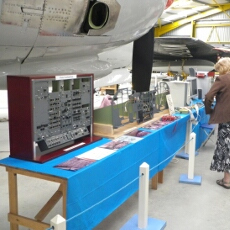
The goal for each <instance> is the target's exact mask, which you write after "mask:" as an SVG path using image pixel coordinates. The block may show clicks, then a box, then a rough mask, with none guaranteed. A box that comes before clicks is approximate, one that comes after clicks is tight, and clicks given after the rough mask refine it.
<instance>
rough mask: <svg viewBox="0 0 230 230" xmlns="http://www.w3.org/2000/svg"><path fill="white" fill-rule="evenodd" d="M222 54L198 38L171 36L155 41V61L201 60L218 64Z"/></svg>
mask: <svg viewBox="0 0 230 230" xmlns="http://www.w3.org/2000/svg"><path fill="white" fill-rule="evenodd" d="M222 54H223V52H222V51H220V50H216V49H214V47H213V46H212V45H210V44H207V43H205V42H204V41H202V40H199V39H196V38H191V37H181V36H170V37H157V38H155V39H154V61H157V60H161V61H163V60H165V61H177V60H181V59H200V60H207V61H211V62H213V63H216V61H217V57H218V56H219V55H220V56H222Z"/></svg>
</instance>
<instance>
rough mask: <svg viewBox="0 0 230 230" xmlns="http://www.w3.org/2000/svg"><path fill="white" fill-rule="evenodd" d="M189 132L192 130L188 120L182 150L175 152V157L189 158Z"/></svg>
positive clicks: (196, 153)
mask: <svg viewBox="0 0 230 230" xmlns="http://www.w3.org/2000/svg"><path fill="white" fill-rule="evenodd" d="M191 132H192V122H191V121H190V120H188V122H187V126H186V138H185V147H184V152H181V153H178V154H176V157H178V158H183V159H186V160H188V159H189V140H190V134H191ZM197 155H198V152H196V151H195V156H197Z"/></svg>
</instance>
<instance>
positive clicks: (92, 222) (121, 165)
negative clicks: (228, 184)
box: [0, 108, 208, 230]
mask: <svg viewBox="0 0 230 230" xmlns="http://www.w3.org/2000/svg"><path fill="white" fill-rule="evenodd" d="M199 114H200V115H199V116H200V117H199V119H198V120H199V122H198V125H197V126H195V127H194V132H195V133H196V134H197V143H196V148H199V147H200V146H201V144H202V143H203V142H204V140H205V139H206V138H207V136H205V133H204V132H203V131H202V130H200V128H199V124H200V123H202V122H203V123H207V121H208V117H207V116H206V114H205V112H204V108H201V109H200V112H199ZM178 115H179V116H181V118H180V119H178V120H176V121H174V122H172V123H170V124H169V125H166V126H164V127H163V128H161V129H160V130H148V131H150V132H151V133H150V134H149V135H147V136H144V137H143V139H142V140H141V141H139V142H136V143H134V144H129V145H127V146H125V147H123V148H122V149H119V150H117V151H116V152H114V153H113V154H111V155H109V156H107V157H105V158H103V159H101V160H98V161H96V162H94V163H92V164H91V165H88V166H86V167H84V168H82V169H80V170H78V171H68V170H63V169H59V168H55V167H54V166H56V165H58V164H60V163H63V162H65V161H67V160H69V159H71V158H73V157H75V156H77V155H80V154H82V153H84V152H86V151H88V150H91V149H93V148H95V147H98V146H101V145H103V144H105V143H108V142H109V141H110V140H109V139H107V138H103V139H101V140H100V141H97V142H95V143H93V144H90V145H88V146H85V147H83V148H81V149H78V150H76V151H73V152H70V153H68V154H66V155H63V156H61V157H58V158H56V159H53V160H51V161H48V162H46V163H43V164H40V163H34V162H29V161H24V160H19V159H14V158H10V157H9V158H5V159H2V160H1V161H0V164H1V165H3V166H10V167H14V168H19V169H24V170H29V171H33V172H38V173H42V174H48V175H54V176H57V177H61V178H65V179H67V180H68V183H67V204H66V205H67V206H66V210H67V230H73V229H78V230H86V229H87V230H88V229H92V228H94V227H95V226H96V225H98V224H99V223H100V222H101V221H102V220H103V219H104V218H106V217H107V216H108V215H109V214H111V213H112V212H113V211H114V210H115V209H116V208H117V207H119V206H120V205H121V204H122V203H123V202H125V201H126V200H127V199H128V198H129V197H130V196H132V195H133V194H134V193H135V192H136V191H137V190H138V186H139V181H138V180H139V178H140V175H139V167H140V165H141V164H142V163H143V162H146V163H147V164H149V168H150V178H152V177H153V176H154V175H155V174H156V173H157V172H159V171H161V170H163V169H164V168H165V167H166V166H167V165H168V164H169V162H170V161H171V160H172V158H173V157H174V155H175V153H176V152H177V151H178V150H179V149H180V148H181V147H182V146H183V145H184V143H185V135H186V124H187V122H188V120H189V118H190V117H189V114H185V115H184V114H183V115H181V114H178ZM142 129H144V128H142ZM144 130H145V129H144Z"/></svg>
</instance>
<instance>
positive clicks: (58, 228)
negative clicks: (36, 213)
mask: <svg viewBox="0 0 230 230" xmlns="http://www.w3.org/2000/svg"><path fill="white" fill-rule="evenodd" d="M50 227H51V228H53V229H54V230H66V220H65V219H64V218H63V217H62V216H60V215H56V216H55V217H54V218H53V219H52V220H50Z"/></svg>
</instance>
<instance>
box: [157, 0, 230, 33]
mask: <svg viewBox="0 0 230 230" xmlns="http://www.w3.org/2000/svg"><path fill="white" fill-rule="evenodd" d="M228 10H230V0H174V2H173V4H172V5H171V6H170V7H169V8H168V9H166V10H165V11H164V12H163V14H162V15H161V17H160V19H159V20H158V23H157V24H156V28H155V36H156V37H160V36H162V35H164V34H166V33H168V32H170V31H172V30H174V29H176V28H178V27H180V26H183V25H185V24H188V23H191V25H192V26H191V28H193V27H195V25H196V23H197V22H199V21H201V20H202V19H204V18H205V17H209V16H212V15H215V14H218V13H225V14H226V15H227V20H225V25H226V21H229V24H230V15H229V14H228V12H227V11H228ZM222 24H223V22H222V23H215V26H216V27H218V26H223V25H222ZM210 26H212V25H210ZM227 26H229V25H227ZM191 37H195V34H194V31H193V29H191Z"/></svg>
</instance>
